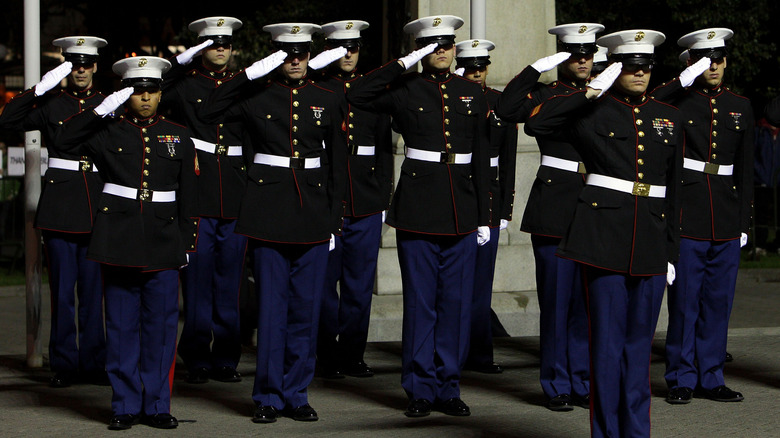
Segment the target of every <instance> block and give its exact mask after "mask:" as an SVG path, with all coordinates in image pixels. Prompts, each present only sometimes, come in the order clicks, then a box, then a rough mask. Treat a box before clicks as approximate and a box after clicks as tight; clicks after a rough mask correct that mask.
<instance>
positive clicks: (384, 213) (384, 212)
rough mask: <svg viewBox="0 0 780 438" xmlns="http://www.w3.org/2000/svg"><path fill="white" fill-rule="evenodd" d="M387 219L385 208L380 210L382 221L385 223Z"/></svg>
mask: <svg viewBox="0 0 780 438" xmlns="http://www.w3.org/2000/svg"><path fill="white" fill-rule="evenodd" d="M386 219H387V210H382V223H385V220H386Z"/></svg>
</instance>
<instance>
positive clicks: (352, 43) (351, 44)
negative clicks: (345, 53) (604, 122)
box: [325, 38, 363, 50]
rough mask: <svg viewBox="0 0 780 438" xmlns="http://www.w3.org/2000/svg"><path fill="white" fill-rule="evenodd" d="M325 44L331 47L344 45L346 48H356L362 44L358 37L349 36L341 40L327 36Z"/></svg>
mask: <svg viewBox="0 0 780 438" xmlns="http://www.w3.org/2000/svg"><path fill="white" fill-rule="evenodd" d="M325 45H327V46H328V47H331V48H335V47H344V48H345V49H347V50H356V49H359V48H361V47H362V46H363V41H362V40H361V39H360V38H350V39H343V40H338V39H332V38H328V39H327V40H325Z"/></svg>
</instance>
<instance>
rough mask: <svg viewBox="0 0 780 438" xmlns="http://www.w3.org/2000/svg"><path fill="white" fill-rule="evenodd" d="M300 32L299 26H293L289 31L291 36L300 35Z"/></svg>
mask: <svg viewBox="0 0 780 438" xmlns="http://www.w3.org/2000/svg"><path fill="white" fill-rule="evenodd" d="M300 31H301V26H293V27H292V29H290V33H291V34H296V33H300Z"/></svg>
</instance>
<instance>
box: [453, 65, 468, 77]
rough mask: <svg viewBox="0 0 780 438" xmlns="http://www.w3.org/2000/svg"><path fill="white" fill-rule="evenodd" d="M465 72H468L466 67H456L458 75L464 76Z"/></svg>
mask: <svg viewBox="0 0 780 438" xmlns="http://www.w3.org/2000/svg"><path fill="white" fill-rule="evenodd" d="M463 73H466V68H465V67H460V68H456V69H455V74H456V75H458V76H461V77H463Z"/></svg>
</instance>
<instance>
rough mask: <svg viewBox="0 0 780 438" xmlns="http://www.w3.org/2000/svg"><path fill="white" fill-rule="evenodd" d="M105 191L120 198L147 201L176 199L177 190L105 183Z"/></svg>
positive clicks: (170, 200)
mask: <svg viewBox="0 0 780 438" xmlns="http://www.w3.org/2000/svg"><path fill="white" fill-rule="evenodd" d="M103 193H108V194H109V195H114V196H119V197H120V198H127V199H137V200H139V201H147V202H173V201H175V200H176V192H175V191H159V190H149V189H134V188H132V187H125V186H120V185H119V184H112V183H105V184H104V185H103Z"/></svg>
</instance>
